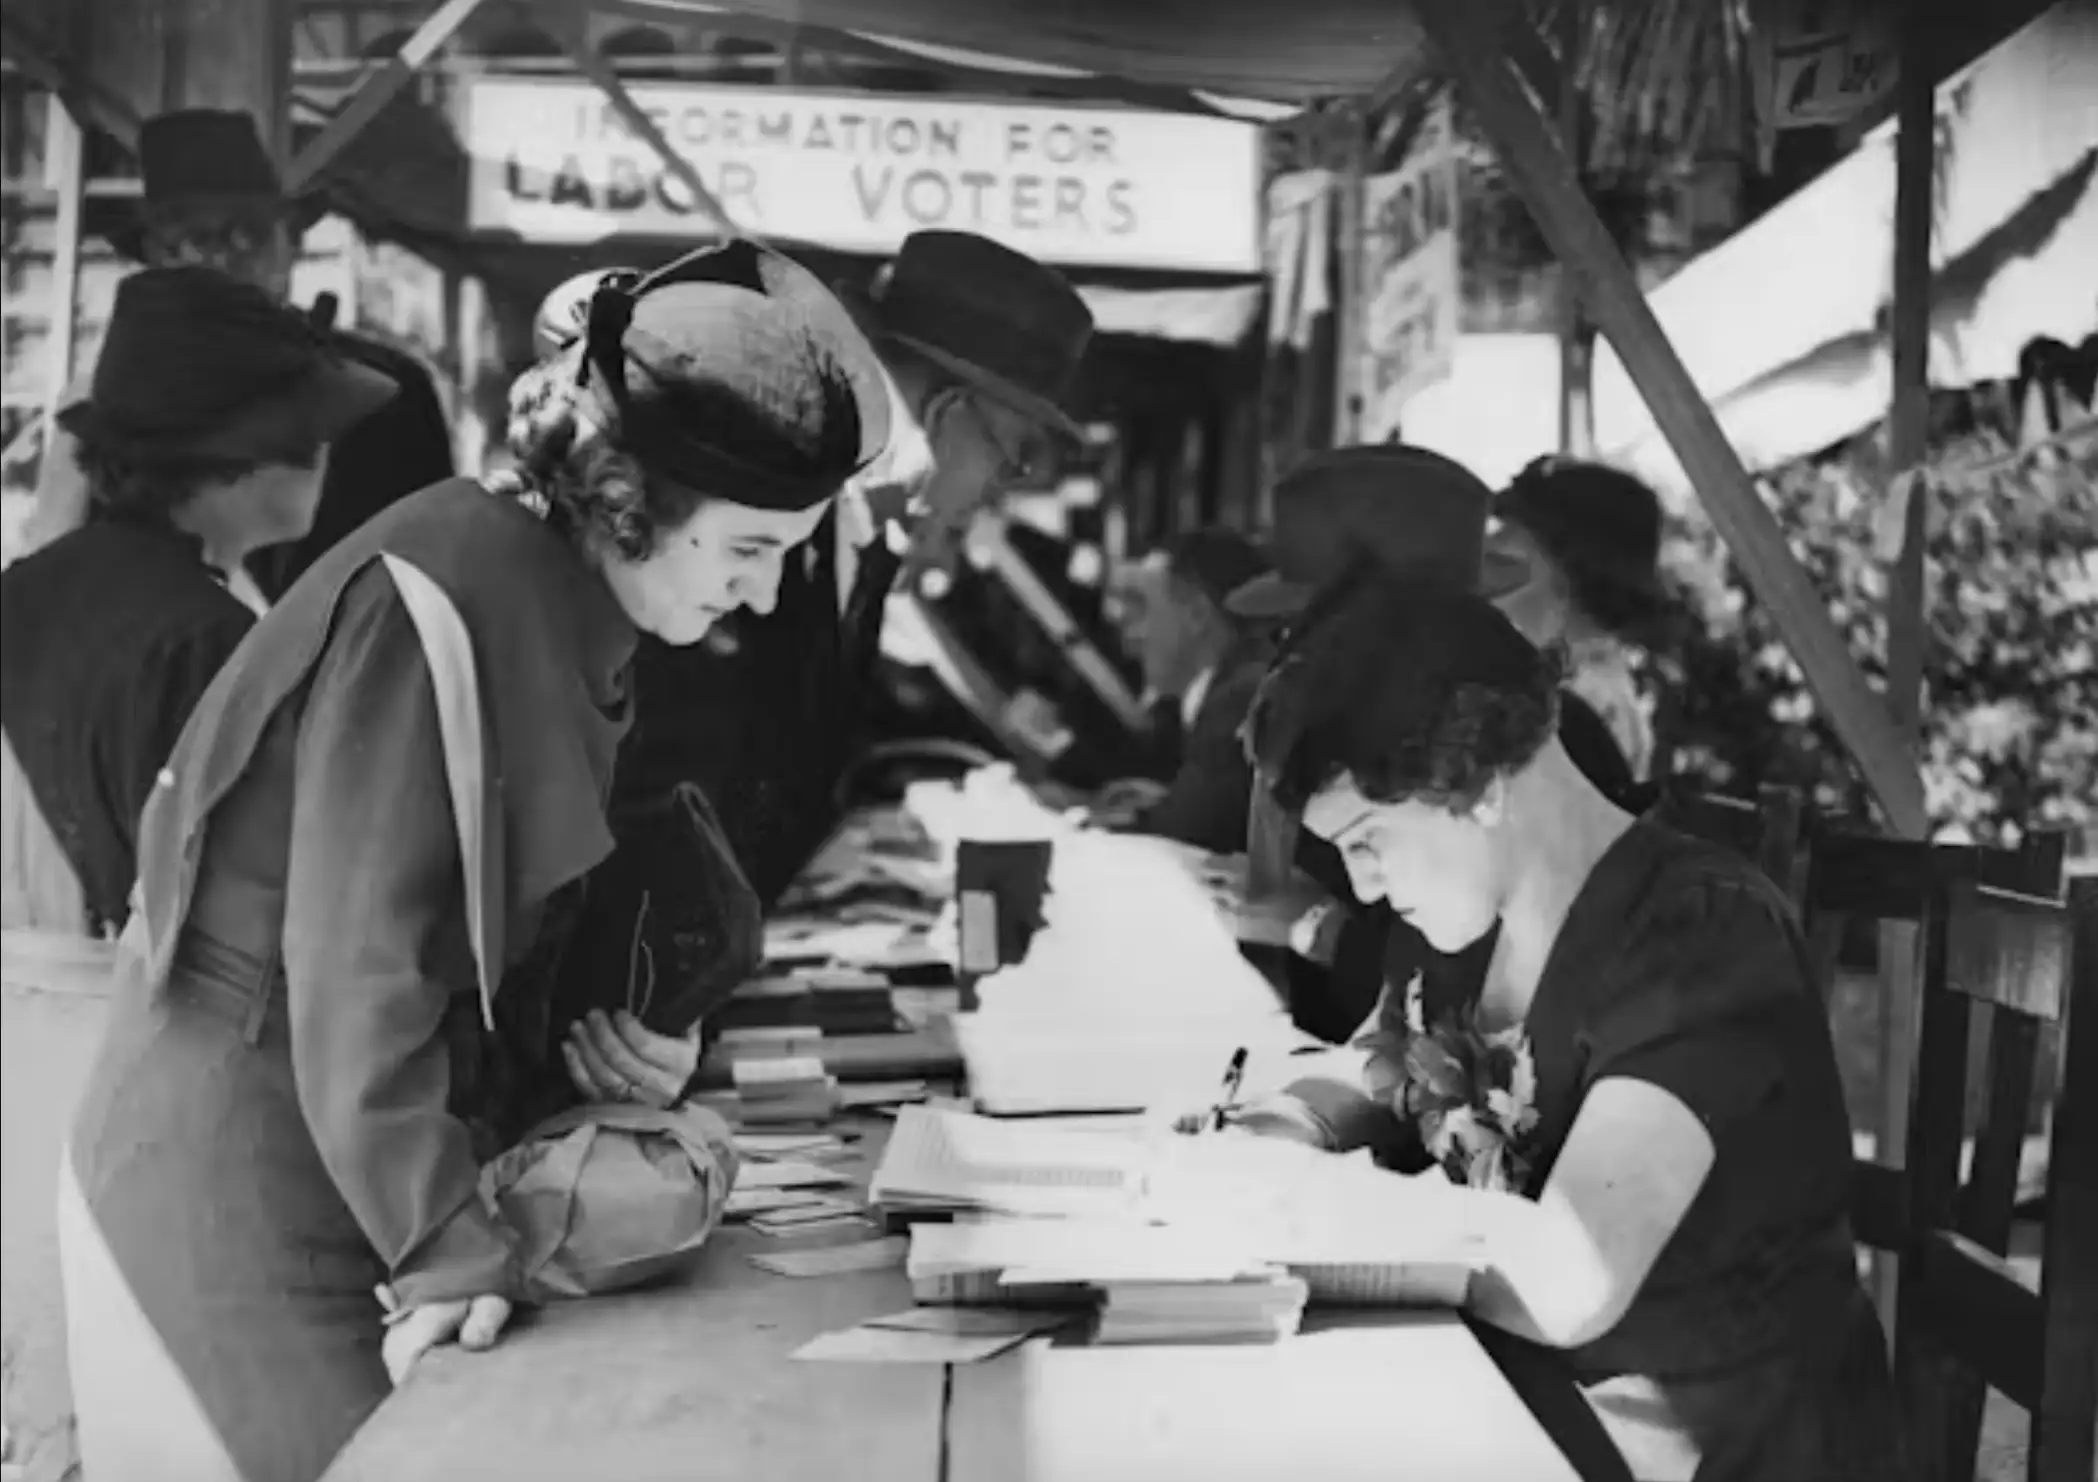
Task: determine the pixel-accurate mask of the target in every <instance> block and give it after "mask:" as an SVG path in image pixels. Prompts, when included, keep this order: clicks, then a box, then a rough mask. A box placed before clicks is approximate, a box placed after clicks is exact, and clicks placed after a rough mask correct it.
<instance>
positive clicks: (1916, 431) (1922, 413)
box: [1867, 0, 1938, 1333]
mask: <svg viewBox="0 0 2098 1482" xmlns="http://www.w3.org/2000/svg"><path fill="white" fill-rule="evenodd" d="M1935 9H1936V7H1935V6H1933V5H1931V4H1929V3H1926V0H1910V4H1909V6H1908V8H1907V9H1905V10H1904V11H1903V12H1902V13H1901V20H1900V25H1901V38H1900V45H1901V74H1900V80H1899V82H1898V83H1897V84H1896V87H1897V90H1898V92H1899V94H1900V100H1899V102H1898V104H1897V112H1898V115H1899V117H1900V120H1901V133H1900V137H1899V138H1898V139H1897V140H1896V141H1895V148H1894V322H1893V331H1894V357H1893V358H1894V384H1893V387H1892V404H1891V406H1890V408H1889V412H1888V419H1887V472H1888V477H1887V481H1886V483H1885V485H1884V486H1883V487H1882V489H1881V491H1880V497H1881V498H1882V499H1889V500H1899V501H1900V502H1901V506H1900V513H1901V525H1900V529H1901V544H1900V548H1899V549H1898V551H1897V552H1896V553H1895V556H1894V566H1893V570H1892V571H1890V572H1889V573H1888V578H1887V709H1888V711H1889V713H1890V714H1891V716H1892V717H1893V721H1894V725H1895V727H1896V729H1897V730H1898V731H1899V732H1900V734H1901V737H1902V739H1903V740H1904V741H1905V742H1906V743H1907V744H1908V745H1909V747H1910V748H1911V753H1910V754H1911V755H1912V756H1917V757H1920V755H1921V749H1920V748H1921V741H1922V734H1921V733H1922V727H1923V672H1924V664H1925V662H1926V659H1925V651H1926V646H1927V643H1928V638H1929V632H1930V623H1929V617H1928V614H1927V613H1926V611H1925V604H1926V601H1927V597H1926V594H1925V591H1924V579H1923V550H1924V542H1925V537H1926V534H1927V531H1928V529H1929V523H1930V518H1929V511H1930V495H1929V492H1928V490H1927V489H1926V488H1925V487H1924V486H1923V483H1922V481H1921V479H1920V478H1918V477H1917V475H1918V474H1919V473H1920V471H1921V469H1922V467H1923V464H1924V461H1925V459H1926V458H1927V456H1928V453H1929V449H1928V447H1927V446H1926V445H1927V443H1928V441H1929V438H1930V246H1931V214H1932V212H1931V206H1932V200H1933V196H1934V194H1935V186H1934V184H1933V175H1934V168H1933V165H1934V162H1933V153H1934V144H1935V141H1934V139H1933V134H1934V133H1935V131H1936V107H1937V100H1936V89H1935V88H1934V86H1933V82H1932V79H1933V78H1934V77H1935V76H1936V75H1937V74H1936V69H1935V66H1934V63H1935V58H1934V56H1933V55H1932V53H1933V51H1934V50H1935V48H1934V47H1933V45H1932V41H1931V37H1932V32H1933V28H1934V27H1935V25H1936V24H1937V20H1938V18H1937V17H1936V16H1934V15H1933V14H1932V12H1933V11H1934V10H1935ZM1879 937H1880V942H1879V982H1880V1001H1879V1048H1878V1057H1879V1105H1878V1106H1877V1107H1876V1108H1873V1109H1872V1110H1871V1111H1870V1112H1868V1113H1867V1115H1869V1116H1871V1117H1872V1119H1873V1122H1874V1126H1873V1131H1874V1132H1875V1133H1876V1134H1877V1135H1878V1138H1879V1146H1880V1147H1881V1148H1883V1149H1886V1150H1887V1154H1888V1155H1890V1157H1891V1158H1899V1157H1900V1150H1901V1149H1903V1148H1906V1147H1907V1146H1908V1139H1909V1099H1910V1096H1911V1095H1912V1094H1913V1087H1914V1084H1915V1079H1916V1077H1915V1063H1916V1031H1917V1020H1918V1003H1917V999H1918V995H1919V993H1920V991H1921V988H1920V984H1921V978H1920V975H1919V963H1918V957H1917V954H1918V951H1919V943H1918V939H1917V932H1916V928H1915V927H1914V926H1911V925H1906V924H1902V923H1892V922H1890V923H1888V924H1886V925H1883V926H1882V927H1881V928H1880V934H1879ZM1900 1261H1901V1257H1900V1255H1899V1254H1896V1255H1893V1256H1891V1257H1876V1258H1875V1259H1874V1260H1873V1263H1872V1293H1873V1300H1874V1301H1875V1302H1876V1303H1877V1304H1878V1306H1879V1310H1880V1318H1881V1321H1882V1322H1883V1323H1884V1324H1885V1326H1886V1328H1887V1331H1888V1332H1889V1333H1892V1332H1893V1331H1894V1316H1895V1312H1894V1309H1895V1305H1896V1294H1897V1288H1898V1286H1899V1284H1900V1274H1899V1266H1900Z"/></svg>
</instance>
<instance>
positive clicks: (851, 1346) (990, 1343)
mask: <svg viewBox="0 0 2098 1482" xmlns="http://www.w3.org/2000/svg"><path fill="white" fill-rule="evenodd" d="M1029 1336H1030V1335H1029V1334H1027V1333H943V1332H926V1331H918V1330H914V1329H910V1328H883V1327H875V1326H873V1325H872V1324H862V1325H861V1326H859V1327H856V1328H847V1329H845V1331H843V1332H841V1333H825V1334H823V1335H822V1336H821V1337H818V1338H811V1339H810V1340H809V1341H808V1342H806V1343H804V1344H802V1345H801V1347H799V1348H797V1349H795V1350H794V1357H795V1358H797V1359H800V1360H802V1361H804V1362H817V1363H847V1364H973V1363H979V1362H981V1361H982V1360H984V1359H987V1358H995V1357H997V1356H998V1355H999V1354H1001V1353H1003V1352H1005V1351H1006V1350H1007V1349H1008V1348H1013V1347H1016V1346H1017V1345H1019V1344H1021V1343H1024V1342H1026V1341H1027V1339H1028V1337H1029Z"/></svg>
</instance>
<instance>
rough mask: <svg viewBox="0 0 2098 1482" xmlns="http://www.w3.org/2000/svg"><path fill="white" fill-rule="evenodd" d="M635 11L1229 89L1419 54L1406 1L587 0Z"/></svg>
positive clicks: (1382, 73)
mask: <svg viewBox="0 0 2098 1482" xmlns="http://www.w3.org/2000/svg"><path fill="white" fill-rule="evenodd" d="M591 3H592V5H593V8H595V9H596V10H598V11H600V12H604V13H608V14H615V13H616V14H618V15H622V16H627V17H631V18H633V19H635V20H639V21H645V20H648V19H650V18H654V19H655V20H657V21H659V22H660V21H662V20H664V19H666V18H678V19H685V20H691V19H694V18H696V17H708V16H719V17H720V18H721V23H722V25H723V26H724V27H725V28H726V27H729V26H732V25H733V24H734V23H735V22H736V21H737V20H740V19H741V18H743V17H752V18H755V19H757V20H760V21H770V22H772V23H775V24H779V25H789V26H792V25H799V26H814V27H821V28H824V29H827V30H832V31H846V32H852V33H855V34H857V35H861V36H865V37H867V38H869V39H870V40H874V41H877V42H888V43H890V44H893V45H897V46H899V47H902V48H904V49H908V50H912V51H917V52H919V53H920V54H922V55H925V56H927V57H929V58H944V59H945V60H949V61H963V60H966V64H967V65H969V66H973V67H977V68H980V69H982V70H985V71H1004V72H1010V73H1013V74H1017V75H1027V74H1030V73H1031V74H1033V75H1035V76H1065V77H1094V76H1098V77H1120V78H1126V79H1129V80H1130V81H1133V82H1141V83H1151V84H1154V85H1157V86H1162V87H1175V88H1188V89H1203V90H1207V91H1210V92H1213V93H1218V94H1222V95H1225V96H1226V97H1230V98H1244V99H1259V100H1267V101H1271V102H1301V101H1304V100H1306V99H1310V98H1320V97H1337V96H1344V95H1349V94H1356V93H1366V92H1369V91H1371V90H1372V89H1374V88H1375V87H1377V86H1378V84H1380V83H1382V82H1383V81H1384V80H1385V79H1386V78H1387V77H1389V76H1390V75H1391V74H1392V72H1393V71H1394V70H1395V69H1400V68H1405V69H1409V70H1410V69H1414V68H1418V67H1419V66H1420V65H1421V61H1422V55H1423V51H1424V43H1423V40H1422V36H1421V29H1420V26H1419V23H1418V22H1417V21H1416V20H1415V18H1414V15H1413V12H1412V9H1411V7H1409V6H1408V5H1406V4H1405V3H1404V0H1293V3H1290V4H1278V3H1276V0H1054V3H1047V4H1045V3H1043V0H738V3H736V4H734V5H727V6H723V5H705V4H698V3H695V0H591Z"/></svg>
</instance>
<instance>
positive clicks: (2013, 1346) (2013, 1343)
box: [1903, 1230, 2042, 1477]
mask: <svg viewBox="0 0 2098 1482" xmlns="http://www.w3.org/2000/svg"><path fill="white" fill-rule="evenodd" d="M1903 1259H1904V1260H1906V1261H1908V1262H1909V1264H1910V1265H1911V1267H1912V1268H1913V1269H1914V1272H1915V1275H1916V1280H1915V1282H1914V1289H1915V1294H1914V1295H1913V1296H1912V1298H1911V1310H1910V1313H1909V1315H1910V1316H1911V1317H1912V1318H1913V1319H1914V1320H1915V1321H1916V1322H1918V1323H1919V1324H1922V1325H1927V1326H1928V1327H1929V1329H1930V1330H1931V1331H1932V1332H1933V1333H1951V1334H1957V1335H1958V1337H1959V1344H1960V1360H1961V1364H1962V1366H1963V1367H1964V1368H1966V1369H1968V1370H1971V1371H1972V1375H1973V1377H1974V1378H1975V1379H1976V1380H1977V1381H1979V1382H1980V1383H1981V1384H1986V1385H1988V1386H1990V1387H1991V1388H1994V1389H1997V1390H2000V1391H2001V1392H2002V1393H2003V1395H2004V1397H2005V1398H2006V1399H2008V1400H2010V1401H2011V1402H2012V1403H2013V1404H2016V1405H2019V1406H2021V1407H2023V1408H2024V1409H2027V1410H2030V1409H2031V1408H2032V1407H2033V1404H2034V1402H2035V1401H2036V1400H2037V1399H2038V1398H2039V1394H2040V1385H2041V1379H2042V1372H2041V1367H2040V1342H2039V1339H2040V1323H2041V1306H2040V1295H2039V1293H2038V1292H2036V1291H2034V1290H2033V1289H2032V1288H2031V1287H2029V1286H2027V1285H2026V1284H2025V1283H2024V1282H2023V1281H2022V1280H2020V1279H2019V1277H2018V1273H2017V1271H2016V1269H2015V1268H2014V1267H2012V1265H2011V1263H2010V1262H2009V1261H2007V1260H2005V1259H2004V1258H2003V1257H2002V1256H2001V1255H1999V1254H1997V1253H1996V1252H1995V1251H1992V1250H1988V1249H1985V1248H1984V1247H1983V1246H1982V1245H1980V1244H1979V1243H1978V1242H1976V1241H1973V1240H1970V1239H1968V1238H1967V1237H1966V1236H1964V1235H1962V1234H1960V1233H1959V1232H1958V1231H1956V1230H1933V1231H1931V1232H1929V1233H1928V1234H1926V1235H1924V1236H1922V1237H1921V1238H1920V1239H1919V1240H1918V1241H1917V1242H1916V1244H1915V1245H1914V1246H1913V1247H1912V1248H1911V1249H1910V1251H1909V1252H1908V1254H1907V1255H1906V1256H1905V1257H1904V1258H1903ZM1909 1398H1910V1399H1911V1401H1912V1402H1913V1398H1914V1397H1913V1395H1911V1396H1910V1397H1909ZM1976 1449H1977V1450H1978V1449H1979V1447H1978V1446H1977V1447H1976ZM1943 1455H1944V1452H1943V1450H1942V1449H1941V1450H1936V1451H1934V1452H1933V1453H1932V1454H1930V1455H1926V1456H1918V1457H1917V1458H1916V1459H1917V1460H1918V1461H1919V1462H1921V1463H1923V1464H1924V1465H1925V1466H1926V1468H1929V1467H1931V1464H1932V1463H1933V1462H1934V1461H1935V1460H1936V1459H1937V1458H1938V1457H1941V1456H1943ZM1968 1455H1969V1457H1970V1462H1969V1464H1968V1465H1967V1467H1966V1475H1967V1476H1969V1477H1971V1476H1972V1475H1973V1467H1972V1464H1971V1456H1972V1453H1971V1452H1970V1453H1968ZM1946 1470H1947V1471H1948V1472H1951V1471H1953V1468H1949V1467H1948V1468H1946Z"/></svg>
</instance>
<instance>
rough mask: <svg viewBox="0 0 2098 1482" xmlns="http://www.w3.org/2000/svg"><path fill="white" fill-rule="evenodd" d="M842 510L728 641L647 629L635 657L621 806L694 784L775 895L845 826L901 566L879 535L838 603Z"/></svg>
mask: <svg viewBox="0 0 2098 1482" xmlns="http://www.w3.org/2000/svg"><path fill="white" fill-rule="evenodd" d="M837 519H838V516H837V513H836V512H835V510H834V511H833V512H832V513H831V514H829V515H827V516H826V517H825V518H824V520H823V522H822V524H820V525H819V526H818V527H817V529H816V533H815V535H814V536H812V537H811V538H810V540H809V543H808V545H807V547H806V548H805V549H804V550H803V551H801V552H797V553H796V554H795V556H793V557H791V558H790V559H789V560H788V562H787V566H786V570H785V572H784V573H783V574H782V576H781V578H780V590H779V600H778V602H777V604H776V605H775V606H774V608H773V610H772V611H771V612H770V613H766V614H763V615H760V614H757V613H752V612H743V613H739V614H737V616H736V618H735V620H734V623H733V625H732V627H731V628H730V629H729V630H728V631H727V632H726V633H725V634H724V635H723V636H724V638H725V639H726V640H727V642H726V643H723V644H719V645H714V644H705V645H702V644H695V645H693V646H692V647H690V648H684V649H676V648H671V647H669V646H667V645H664V644H660V643H650V642H648V641H646V640H644V641H643V642H642V645H641V649H640V652H639V654H638V656H637V660H636V664H635V717H634V732H633V735H632V736H631V737H629V738H628V741H627V744H626V746H625V747H624V748H623V749H622V750H621V752H620V758H619V776H618V780H617V783H616V794H615V796H616V800H617V806H618V807H619V808H620V810H621V811H622V812H624V811H627V810H630V809H635V808H640V807H645V806H647V805H648V804H650V803H652V802H654V801H655V800H657V799H660V798H661V797H663V796H664V795H665V794H667V793H668V792H670V791H671V789H673V788H675V787H676V786H677V785H678V784H679V783H695V784H697V785H698V786H699V788H700V790H701V791H702V792H704V793H705V794H706V796H707V797H708V799H709V800H710V801H711V802H712V803H713V805H714V809H715V812H716V814H717V815H718V817H719V818H720V821H721V826H722V829H723V831H724V832H725V833H726V834H727V836H728V840H729V844H730V847H731V848H732V849H733V850H734V851H735V853H736V857H737V858H738V859H739V860H740V861H741V862H742V864H743V868H744V872H745V873H746V875H748V877H749V880H750V884H751V887H752V888H753V889H754V890H755V891H756V892H757V894H758V898H759V900H761V901H762V902H763V903H764V904H765V905H766V906H768V907H769V906H771V905H772V904H773V903H774V902H776V901H777V900H778V899H779V897H780V895H781V893H782V892H784V891H785V890H786V888H787V887H788V886H789V885H790V884H792V883H793V881H794V877H795V876H796V875H797V874H799V873H800V872H801V868H802V866H803V865H805V864H807V863H808V861H809V859H810V857H811V856H812V855H814V854H815V852H816V850H817V849H819V848H820V847H822V844H823V841H824V839H825V838H826V837H828V836H829V834H830V832H831V830H833V829H834V828H836V827H837V824H838V821H839V818H840V816H841V811H842V810H841V807H840V800H839V798H838V785H839V782H840V781H841V780H842V778H843V776H844V773H845V769H846V767H847V765H848V764H849V763H850V762H851V760H852V758H853V757H854V756H855V755H856V754H857V752H858V750H859V747H860V745H861V743H862V742H863V741H864V739H865V729H866V721H867V716H868V706H869V702H870V700H871V698H872V695H873V691H874V686H875V684H876V677H877V672H878V665H879V663H880V658H881V630H882V619H883V616H884V614H885V612H886V610H887V598H888V594H889V588H890V585H891V584H892V583H893V582H894V580H895V577H896V572H897V569H898V566H899V564H900V563H899V560H898V558H897V557H896V555H895V554H894V553H892V552H891V551H890V550H889V549H888V547H887V546H886V545H885V544H883V543H882V542H881V541H878V540H877V541H876V542H875V543H874V544H873V545H871V546H868V547H866V548H864V549H863V550H862V551H861V552H860V558H859V566H858V570H857V571H856V572H855V573H854V576H853V586H852V592H851V595H850V600H849V601H848V602H847V603H846V604H845V607H844V609H843V610H842V611H841V610H840V607H839V602H838V575H837V564H836V563H837V545H838V540H837ZM731 644H732V645H733V650H732V651H727V652H724V649H727V648H729V646H730V645H731Z"/></svg>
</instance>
